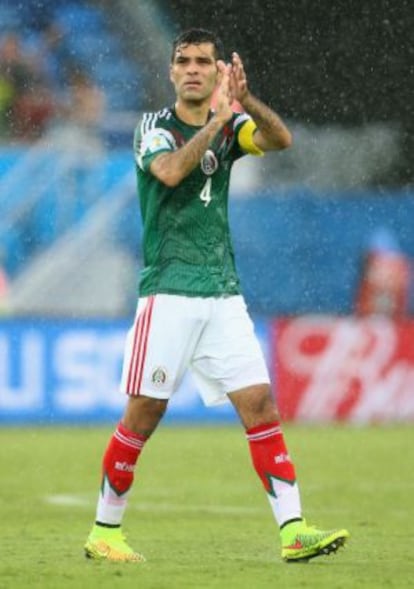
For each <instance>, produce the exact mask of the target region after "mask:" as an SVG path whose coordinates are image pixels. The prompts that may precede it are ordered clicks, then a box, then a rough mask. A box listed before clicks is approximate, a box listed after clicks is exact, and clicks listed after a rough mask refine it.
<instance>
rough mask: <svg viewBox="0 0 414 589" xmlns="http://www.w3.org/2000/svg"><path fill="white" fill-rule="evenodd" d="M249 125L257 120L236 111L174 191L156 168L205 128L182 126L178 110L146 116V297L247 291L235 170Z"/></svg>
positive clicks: (141, 182)
mask: <svg viewBox="0 0 414 589" xmlns="http://www.w3.org/2000/svg"><path fill="white" fill-rule="evenodd" d="M210 116H211V115H210ZM247 121H251V119H250V117H248V115H246V114H240V113H234V115H233V117H232V119H231V120H230V121H229V122H228V123H227V124H226V125H225V126H224V127H223V128H222V130H221V131H220V132H219V133H218V134H217V136H216V137H215V140H214V141H213V143H212V144H211V145H210V147H209V149H208V150H207V151H206V153H205V154H204V156H203V158H202V160H201V162H200V165H198V166H197V167H196V168H195V169H194V170H193V171H192V172H191V173H190V174H189V175H188V176H187V177H186V178H184V179H183V180H182V182H181V183H180V184H179V185H178V186H176V187H174V188H170V187H168V186H166V185H165V184H163V183H162V182H160V181H159V180H158V179H157V178H156V177H155V176H154V175H153V174H152V173H151V172H150V165H151V162H152V161H153V159H154V158H155V157H157V156H158V155H159V154H160V153H163V152H169V151H174V150H176V149H179V148H180V147H181V146H182V145H184V144H185V143H186V142H187V141H189V140H190V139H191V138H192V137H193V135H194V134H195V133H197V131H199V129H200V128H201V127H194V126H191V125H187V124H186V123H184V122H183V121H181V120H180V119H179V118H178V117H177V115H176V113H175V111H174V109H173V108H166V109H164V110H161V111H159V112H156V113H145V114H144V115H143V117H142V120H141V122H140V124H139V125H138V126H137V128H136V131H135V137H134V150H135V156H136V162H137V178H138V193H139V199H140V207H141V215H142V220H143V257H144V268H143V270H142V272H141V277H140V286H139V291H140V295H141V296H148V295H151V294H156V293H170V294H180V295H188V296H201V297H210V296H214V297H218V296H227V295H233V294H239V293H240V284H239V279H238V276H237V272H236V268H235V263H234V253H233V247H232V243H231V238H230V231H229V222H228V194H229V181H230V171H231V167H232V164H233V162H234V161H235V160H236V159H237V158H239V157H241V156H242V155H245V153H246V152H244V151H243V150H242V148H241V147H240V144H239V141H238V136H239V132H240V129H241V128H242V127H243V126H244V124H246V122H247Z"/></svg>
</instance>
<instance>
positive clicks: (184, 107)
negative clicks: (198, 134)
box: [175, 100, 210, 127]
mask: <svg viewBox="0 0 414 589" xmlns="http://www.w3.org/2000/svg"><path fill="white" fill-rule="evenodd" d="M209 111H210V102H209V101H208V102H207V101H205V102H201V103H200V102H197V103H195V102H183V101H181V100H177V102H176V103H175V112H176V113H177V116H178V117H179V118H180V119H181V120H182V121H184V123H187V124H188V125H194V126H197V127H202V126H203V125H205V124H206V123H207V119H208V113H209Z"/></svg>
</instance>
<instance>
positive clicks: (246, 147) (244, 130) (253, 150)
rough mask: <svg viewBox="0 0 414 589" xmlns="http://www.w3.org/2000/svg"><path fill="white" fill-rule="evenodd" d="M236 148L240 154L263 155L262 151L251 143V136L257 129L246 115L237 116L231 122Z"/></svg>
mask: <svg viewBox="0 0 414 589" xmlns="http://www.w3.org/2000/svg"><path fill="white" fill-rule="evenodd" d="M233 127H234V131H235V134H236V137H237V143H238V146H239V148H240V150H241V152H242V154H249V155H257V156H261V155H263V151H262V150H261V149H260V148H259V147H257V145H256V144H255V143H254V141H253V135H254V133H255V131H256V129H257V126H256V123H255V122H254V121H253V119H252V118H251V117H250V116H249V115H248V114H246V113H241V114H239V115H238V116H237V117H236V118H235V119H234V122H233Z"/></svg>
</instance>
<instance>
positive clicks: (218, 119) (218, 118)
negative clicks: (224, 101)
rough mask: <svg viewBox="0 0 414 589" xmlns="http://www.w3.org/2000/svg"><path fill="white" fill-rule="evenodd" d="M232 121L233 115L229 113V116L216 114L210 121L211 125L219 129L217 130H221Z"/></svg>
mask: <svg viewBox="0 0 414 589" xmlns="http://www.w3.org/2000/svg"><path fill="white" fill-rule="evenodd" d="M230 119H231V114H230V116H229V114H228V113H227V115H224V114H221V113H217V112H216V113H215V114H214V116H213V117H212V118H211V119H210V123H211V124H212V125H213V126H214V127H217V130H220V129H221V128H222V127H224V125H225V124H226V123H227V122H228V121H229V120H230Z"/></svg>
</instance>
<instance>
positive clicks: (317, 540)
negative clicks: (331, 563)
mask: <svg viewBox="0 0 414 589" xmlns="http://www.w3.org/2000/svg"><path fill="white" fill-rule="evenodd" d="M280 536H281V540H282V558H283V560H285V561H286V562H307V561H308V560H310V559H311V558H315V557H317V556H323V555H327V554H331V553H333V552H336V551H337V550H338V548H340V547H341V546H343V545H344V544H345V542H346V540H347V538H349V532H348V531H347V530H329V531H325V530H318V529H317V528H315V527H313V526H308V525H307V524H306V521H305V520H302V521H298V522H292V523H290V524H288V525H287V526H285V527H284V528H283V529H282V531H281V533H280Z"/></svg>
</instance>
